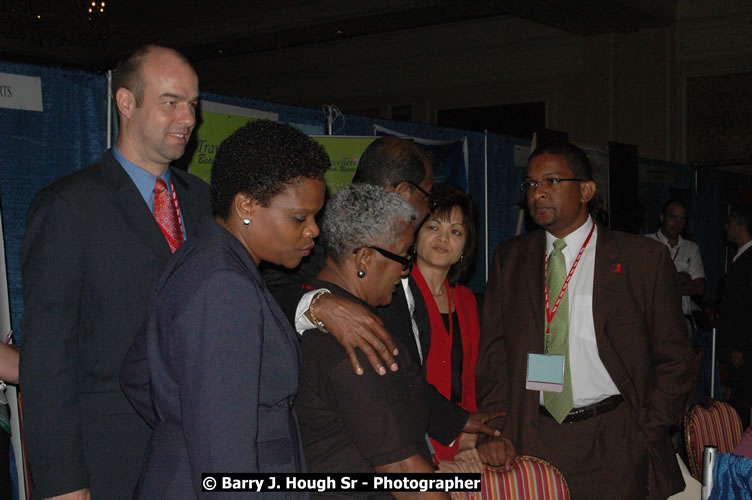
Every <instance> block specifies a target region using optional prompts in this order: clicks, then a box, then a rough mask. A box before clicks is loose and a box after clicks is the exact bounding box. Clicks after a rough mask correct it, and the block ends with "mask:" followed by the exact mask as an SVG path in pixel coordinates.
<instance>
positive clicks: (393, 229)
mask: <svg viewBox="0 0 752 500" xmlns="http://www.w3.org/2000/svg"><path fill="white" fill-rule="evenodd" d="M417 216H418V214H417V212H416V211H415V209H414V208H413V207H412V205H410V204H409V203H408V202H407V201H405V200H404V199H402V197H400V195H398V194H397V193H394V192H391V191H387V190H386V189H384V188H380V187H377V186H372V185H370V184H350V185H348V186H345V187H344V188H342V189H341V190H340V191H339V192H338V193H337V194H336V195H334V197H333V198H332V199H331V200H329V202H328V203H327V204H326V210H325V212H324V223H323V231H322V233H323V236H322V239H323V245H324V249H325V250H326V253H327V256H329V257H331V258H332V259H333V260H334V261H335V262H337V263H340V262H342V259H343V258H344V257H347V256H348V255H351V254H352V253H353V251H354V250H356V249H358V248H362V247H366V246H380V247H384V246H386V247H388V246H391V245H393V244H394V243H395V242H396V241H397V238H398V237H399V235H400V233H401V232H402V231H404V229H405V224H411V223H412V221H413V220H414V219H415V218H416V217H417Z"/></svg>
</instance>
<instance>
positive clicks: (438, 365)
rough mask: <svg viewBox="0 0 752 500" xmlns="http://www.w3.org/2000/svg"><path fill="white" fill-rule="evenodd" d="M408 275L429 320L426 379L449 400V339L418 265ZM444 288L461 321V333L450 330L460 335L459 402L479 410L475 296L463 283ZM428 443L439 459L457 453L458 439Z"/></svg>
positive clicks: (450, 340)
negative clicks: (410, 275)
mask: <svg viewBox="0 0 752 500" xmlns="http://www.w3.org/2000/svg"><path fill="white" fill-rule="evenodd" d="M411 274H412V276H413V279H415V283H416V284H417V285H418V288H420V291H421V293H422V294H423V299H424V301H425V303H426V308H427V309H428V317H429V319H430V321H431V349H430V351H429V352H428V358H427V360H426V378H427V379H428V383H430V384H431V385H433V386H434V387H436V389H438V391H439V392H440V393H441V394H442V395H443V396H444V397H446V398H447V399H449V398H451V396H452V338H451V337H450V336H449V332H447V330H446V327H445V326H444V321H443V320H442V319H441V313H440V312H439V308H438V306H437V305H436V301H434V299H433V295H432V294H431V290H430V289H429V288H428V284H427V283H426V280H425V278H423V275H422V274H421V273H420V270H419V269H418V266H413V268H412V272H411ZM446 287H447V289H448V291H449V297H451V300H452V303H453V304H454V306H455V312H456V314H457V316H458V318H459V323H460V332H452V335H456V334H460V335H461V337H462V367H461V369H462V401H461V404H460V406H462V408H463V409H465V410H467V411H469V412H475V411H477V410H478V407H477V405H476V403H475V364H476V362H477V360H478V342H479V339H480V323H479V321H478V308H477V304H476V301H475V295H473V292H472V291H470V289H469V288H467V287H465V286H462V285H455V286H453V287H449V286H448V284H447V285H446ZM445 296H446V295H445ZM456 368H457V367H455V369H456ZM431 444H432V445H433V447H434V450H435V451H436V456H437V457H438V458H439V460H451V459H453V458H454V455H455V453H456V452H457V444H458V442H457V441H455V442H454V443H453V445H452V446H444V445H442V444H440V443H438V442H437V441H434V440H433V439H431Z"/></svg>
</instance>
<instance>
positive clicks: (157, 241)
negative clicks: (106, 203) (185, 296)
mask: <svg viewBox="0 0 752 500" xmlns="http://www.w3.org/2000/svg"><path fill="white" fill-rule="evenodd" d="M101 165H102V171H103V175H104V177H105V179H106V180H107V181H108V182H109V183H110V186H111V187H112V190H113V192H114V201H115V205H116V207H117V209H118V210H119V211H120V212H121V214H122V215H123V218H124V220H125V221H126V223H127V224H128V225H129V226H131V229H132V231H133V234H135V235H137V236H138V237H139V238H140V239H141V240H142V241H143V243H144V244H145V245H146V246H147V247H148V248H149V249H150V250H151V251H152V252H153V253H154V255H155V256H156V257H157V258H159V259H160V260H161V259H163V260H165V261H166V260H167V259H168V258H169V257H170V255H171V253H170V246H169V245H168V244H167V240H166V239H165V237H164V235H163V234H162V231H161V230H160V229H159V226H158V225H157V223H156V221H155V220H154V216H153V215H152V213H151V212H150V211H149V207H148V206H147V205H146V203H145V202H144V199H143V198H142V197H141V194H140V193H139V192H138V189H137V188H136V185H135V184H134V183H133V181H132V180H131V178H130V177H129V176H128V174H127V173H126V171H125V169H123V167H122V166H121V165H120V164H119V163H118V162H117V160H115V158H114V157H113V156H112V154H111V153H109V152H108V153H107V154H106V155H105V156H104V158H103V159H102V162H101ZM176 189H177V188H176Z"/></svg>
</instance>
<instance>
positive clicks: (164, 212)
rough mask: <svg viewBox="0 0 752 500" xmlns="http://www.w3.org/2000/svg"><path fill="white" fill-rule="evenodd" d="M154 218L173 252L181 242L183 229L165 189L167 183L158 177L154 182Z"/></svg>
mask: <svg viewBox="0 0 752 500" xmlns="http://www.w3.org/2000/svg"><path fill="white" fill-rule="evenodd" d="M154 218H155V219H156V221H157V224H159V228H160V229H161V230H162V233H163V234H164V235H165V238H166V239H167V243H169V245H170V251H171V252H172V253H175V250H177V249H178V247H179V246H180V245H181V244H182V243H183V231H182V230H181V228H180V221H179V220H178V214H177V211H176V209H175V205H173V204H172V200H171V199H170V193H169V191H167V183H165V181H164V180H162V179H160V178H157V182H155V183H154Z"/></svg>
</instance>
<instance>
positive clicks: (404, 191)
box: [393, 181, 412, 201]
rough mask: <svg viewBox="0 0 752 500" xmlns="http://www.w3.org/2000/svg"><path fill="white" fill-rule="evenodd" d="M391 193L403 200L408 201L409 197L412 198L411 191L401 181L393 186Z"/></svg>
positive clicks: (405, 183) (407, 185)
mask: <svg viewBox="0 0 752 500" xmlns="http://www.w3.org/2000/svg"><path fill="white" fill-rule="evenodd" d="M393 191H394V192H395V193H397V194H398V195H400V196H401V197H402V199H403V200H405V201H410V197H411V196H412V189H411V186H410V184H409V183H408V182H407V181H402V182H400V183H399V184H397V185H396V186H394V189H393Z"/></svg>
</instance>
